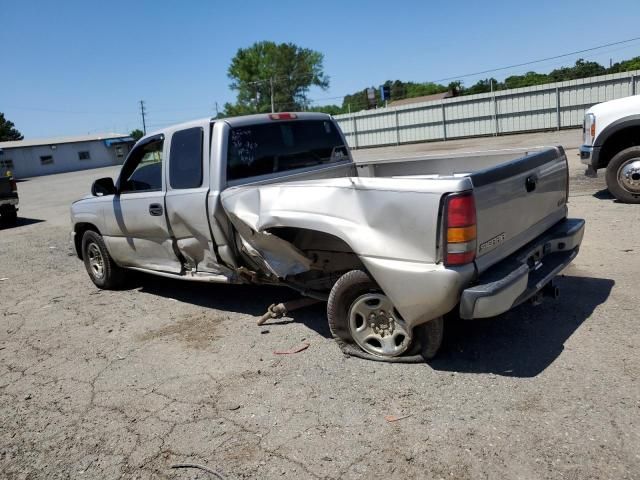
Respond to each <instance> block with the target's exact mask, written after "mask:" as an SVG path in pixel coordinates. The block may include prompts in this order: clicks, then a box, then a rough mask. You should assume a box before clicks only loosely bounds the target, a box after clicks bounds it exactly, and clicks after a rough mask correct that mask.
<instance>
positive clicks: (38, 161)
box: [0, 133, 135, 178]
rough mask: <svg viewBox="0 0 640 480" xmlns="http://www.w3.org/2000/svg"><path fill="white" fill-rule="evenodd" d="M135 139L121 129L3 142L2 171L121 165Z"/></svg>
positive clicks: (23, 173)
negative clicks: (91, 133) (121, 131)
mask: <svg viewBox="0 0 640 480" xmlns="http://www.w3.org/2000/svg"><path fill="white" fill-rule="evenodd" d="M134 143H135V141H134V140H133V138H131V137H130V136H128V135H122V134H119V133H105V134H95V135H79V136H76V137H57V138H40V139H33V140H18V141H12V142H0V174H2V173H3V172H5V171H6V170H11V171H12V172H13V175H14V177H15V178H25V177H36V176H39V175H49V174H51V173H61V172H71V171H74V170H86V169H89V168H97V167H106V166H109V165H120V164H122V162H123V161H124V159H125V157H126V156H127V153H129V149H130V148H131V147H132V146H133V144H134Z"/></svg>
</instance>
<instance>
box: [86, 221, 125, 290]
mask: <svg viewBox="0 0 640 480" xmlns="http://www.w3.org/2000/svg"><path fill="white" fill-rule="evenodd" d="M82 259H83V261H84V266H85V268H86V269H87V273H88V274H89V278H91V281H92V282H93V283H94V284H95V285H96V287H98V288H102V289H104V290H115V289H118V288H120V287H122V286H123V285H124V281H125V271H124V269H122V268H120V267H119V266H118V265H116V263H115V262H114V261H113V259H112V258H111V255H109V251H108V250H107V246H106V245H105V244H104V240H103V239H102V236H101V235H100V234H99V233H97V232H94V231H93V230H87V231H86V232H84V235H83V236H82Z"/></svg>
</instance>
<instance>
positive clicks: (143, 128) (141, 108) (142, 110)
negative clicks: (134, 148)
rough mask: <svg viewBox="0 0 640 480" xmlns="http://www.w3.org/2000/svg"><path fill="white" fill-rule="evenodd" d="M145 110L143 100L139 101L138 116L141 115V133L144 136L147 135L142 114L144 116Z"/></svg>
mask: <svg viewBox="0 0 640 480" xmlns="http://www.w3.org/2000/svg"><path fill="white" fill-rule="evenodd" d="M145 113H146V112H145V110H144V100H140V115H142V132H143V133H144V134H145V135H146V134H147V123H146V122H145V119H144V114H145Z"/></svg>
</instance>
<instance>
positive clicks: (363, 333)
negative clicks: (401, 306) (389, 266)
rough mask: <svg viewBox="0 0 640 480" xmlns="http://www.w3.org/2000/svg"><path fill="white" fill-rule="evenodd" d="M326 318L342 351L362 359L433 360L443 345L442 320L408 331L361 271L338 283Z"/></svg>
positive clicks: (374, 284)
mask: <svg viewBox="0 0 640 480" xmlns="http://www.w3.org/2000/svg"><path fill="white" fill-rule="evenodd" d="M327 318H328V320H329V329H330V330H331V334H332V335H333V337H334V339H335V340H336V342H337V343H338V345H340V348H341V349H342V351H343V352H345V353H347V354H354V355H356V356H359V357H362V358H368V359H371V360H379V361H390V362H397V361H416V360H420V361H424V360H429V359H431V358H433V357H434V356H435V355H436V353H437V352H438V349H439V348H440V345H441V344H442V337H443V335H442V333H443V320H442V318H441V317H440V318H436V319H433V320H431V321H429V322H427V323H424V324H422V325H419V326H417V327H415V328H414V330H413V332H408V331H406V329H405V326H404V321H403V320H402V318H401V317H400V315H399V313H398V312H397V310H396V309H395V308H394V307H393V305H392V304H391V303H390V300H389V299H388V297H386V295H385V294H384V292H382V290H381V289H380V287H379V286H378V285H377V284H376V283H375V282H374V281H373V280H372V279H371V277H369V275H367V274H366V273H365V272H363V271H362V270H352V271H350V272H347V273H345V274H344V275H342V277H340V278H339V279H338V281H337V282H336V283H335V285H334V286H333V288H332V289H331V293H330V294H329V300H328V302H327ZM354 350H355V352H357V353H353V352H354ZM409 357H410V358H409Z"/></svg>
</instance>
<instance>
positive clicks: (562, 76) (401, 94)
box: [310, 57, 640, 115]
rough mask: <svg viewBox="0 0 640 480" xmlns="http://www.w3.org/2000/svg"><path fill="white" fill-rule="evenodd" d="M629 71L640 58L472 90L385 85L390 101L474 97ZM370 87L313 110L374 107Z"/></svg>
mask: <svg viewBox="0 0 640 480" xmlns="http://www.w3.org/2000/svg"><path fill="white" fill-rule="evenodd" d="M630 70H640V57H634V58H632V59H630V60H624V61H621V62H617V63H614V64H612V65H611V66H610V67H608V68H605V67H604V66H602V65H600V64H599V63H597V62H589V61H585V60H584V59H582V58H581V59H578V60H577V61H576V63H575V65H573V66H572V67H561V68H557V69H555V70H552V71H551V72H549V73H538V72H533V71H530V72H527V73H525V74H523V75H511V76H509V77H507V78H505V79H504V80H503V81H501V82H500V81H498V80H496V79H495V78H484V79H482V80H479V81H477V82H476V83H474V84H473V85H471V86H469V87H465V86H464V84H463V82H461V81H456V82H451V83H449V84H448V85H442V84H438V83H433V82H426V83H416V82H403V81H401V80H387V81H386V82H384V85H388V86H390V87H391V100H392V101H393V100H403V99H405V98H415V97H421V96H424V95H433V94H436V93H444V92H447V91H452V92H454V93H455V94H456V95H474V94H477V93H488V92H491V91H492V90H493V91H499V90H507V89H511V88H520V87H532V86H534V85H542V84H545V83H553V82H563V81H566V80H577V79H580V78H588V77H594V76H597V75H605V74H608V73H619V72H627V71H630ZM367 88H368V87H367ZM367 88H363V89H362V90H360V91H358V92H355V93H352V94H348V95H345V97H344V99H343V101H342V104H341V105H322V106H315V107H313V108H311V109H310V110H313V111H318V112H326V113H330V114H332V115H337V114H340V113H347V112H349V111H351V112H357V111H359V110H364V109H367V108H371V107H370V105H369V102H368V98H367ZM375 90H376V107H383V106H384V105H383V103H384V102H383V101H382V100H381V99H380V89H379V87H377V88H375Z"/></svg>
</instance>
